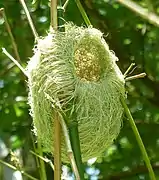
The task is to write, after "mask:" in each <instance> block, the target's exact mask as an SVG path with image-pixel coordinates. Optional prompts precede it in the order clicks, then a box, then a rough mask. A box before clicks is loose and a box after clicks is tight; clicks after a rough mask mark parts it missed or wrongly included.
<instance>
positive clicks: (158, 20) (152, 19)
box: [116, 0, 159, 27]
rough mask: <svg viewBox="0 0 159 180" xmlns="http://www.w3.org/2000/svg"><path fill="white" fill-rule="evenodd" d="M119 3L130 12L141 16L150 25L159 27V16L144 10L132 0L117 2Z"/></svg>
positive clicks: (118, 0) (119, 0)
mask: <svg viewBox="0 0 159 180" xmlns="http://www.w3.org/2000/svg"><path fill="white" fill-rule="evenodd" d="M116 1H117V2H119V3H121V4H123V5H124V6H126V7H127V8H129V9H130V10H132V11H134V12H135V13H137V14H138V15H139V16H141V17H142V18H144V19H145V20H147V21H148V22H149V23H151V24H153V25H155V26H157V27H159V16H157V15H156V14H155V13H152V12H149V11H148V10H147V9H145V8H143V7H142V6H140V5H138V4H137V3H135V2H133V1H131V0H116Z"/></svg>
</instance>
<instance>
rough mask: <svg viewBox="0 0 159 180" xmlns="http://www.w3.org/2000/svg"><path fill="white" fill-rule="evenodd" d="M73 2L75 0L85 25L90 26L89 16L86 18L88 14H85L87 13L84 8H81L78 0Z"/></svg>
mask: <svg viewBox="0 0 159 180" xmlns="http://www.w3.org/2000/svg"><path fill="white" fill-rule="evenodd" d="M75 2H76V4H77V7H78V9H79V11H80V13H81V15H82V17H83V19H84V21H85V23H86V25H87V26H91V25H92V24H91V22H90V20H89V18H88V16H87V14H86V12H85V10H84V8H83V6H82V4H81V2H80V0H75Z"/></svg>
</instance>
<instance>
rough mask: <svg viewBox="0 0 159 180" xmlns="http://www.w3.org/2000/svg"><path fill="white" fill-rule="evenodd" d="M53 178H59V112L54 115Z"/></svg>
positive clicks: (58, 179)
mask: <svg viewBox="0 0 159 180" xmlns="http://www.w3.org/2000/svg"><path fill="white" fill-rule="evenodd" d="M54 128H55V131H54V179H56V180H61V125H60V121H59V114H58V112H55V115H54Z"/></svg>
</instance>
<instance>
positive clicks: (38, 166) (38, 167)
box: [30, 132, 42, 179]
mask: <svg viewBox="0 0 159 180" xmlns="http://www.w3.org/2000/svg"><path fill="white" fill-rule="evenodd" d="M30 136H31V140H32V143H33V149H34V151H35V152H36V145H35V142H34V138H33V134H32V132H31V133H30ZM35 161H36V165H37V169H38V171H39V176H40V179H41V177H42V175H41V171H40V163H39V159H38V158H37V156H35Z"/></svg>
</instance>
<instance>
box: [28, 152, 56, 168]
mask: <svg viewBox="0 0 159 180" xmlns="http://www.w3.org/2000/svg"><path fill="white" fill-rule="evenodd" d="M30 152H31V153H32V154H33V155H35V157H38V158H39V159H41V160H43V161H44V162H45V163H48V164H49V165H50V167H51V168H52V169H53V170H54V165H53V163H52V161H51V160H49V159H48V158H44V157H43V156H40V155H39V154H36V153H35V152H34V151H32V150H30Z"/></svg>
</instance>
